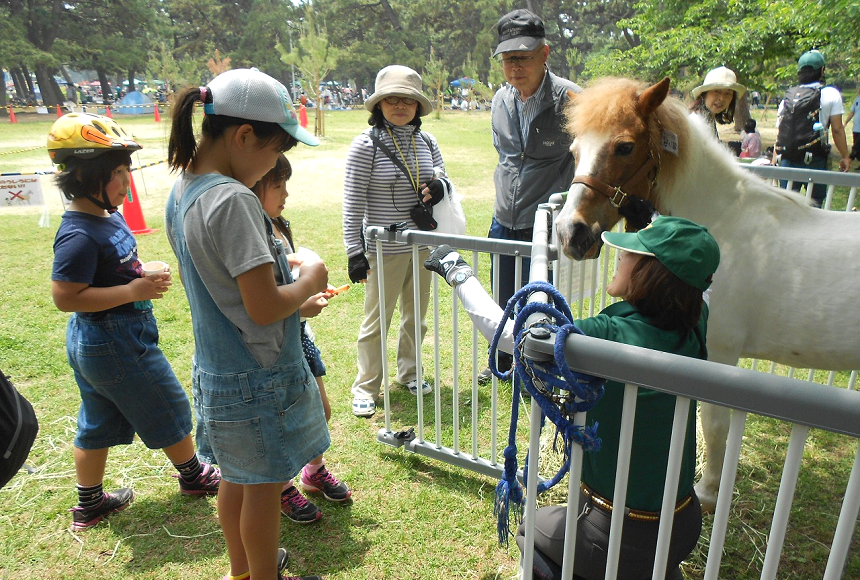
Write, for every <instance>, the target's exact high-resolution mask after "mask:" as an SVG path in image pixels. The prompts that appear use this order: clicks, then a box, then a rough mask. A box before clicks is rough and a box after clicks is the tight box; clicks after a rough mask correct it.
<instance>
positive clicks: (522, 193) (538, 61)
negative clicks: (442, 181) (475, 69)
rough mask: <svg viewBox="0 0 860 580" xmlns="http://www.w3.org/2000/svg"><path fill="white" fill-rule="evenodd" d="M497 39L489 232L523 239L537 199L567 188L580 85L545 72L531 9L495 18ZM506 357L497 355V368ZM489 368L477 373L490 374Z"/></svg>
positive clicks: (538, 24)
mask: <svg viewBox="0 0 860 580" xmlns="http://www.w3.org/2000/svg"><path fill="white" fill-rule="evenodd" d="M496 29H497V32H498V36H499V45H498V46H497V47H496V52H495V53H494V54H493V56H494V57H497V58H499V60H501V62H502V70H503V71H504V74H505V79H506V80H507V81H508V84H507V85H505V86H503V87H502V88H500V89H499V90H498V92H496V94H495V96H494V97H493V107H492V126H493V145H495V147H496V151H498V152H499V164H498V166H497V167H496V171H495V175H494V179H493V180H494V182H495V186H496V203H495V207H494V209H493V221H492V224H491V225H490V231H489V234H488V237H490V238H497V239H503V240H518V241H528V242H530V241H531V239H532V228H533V226H534V216H535V210H536V209H537V206H538V205H539V204H541V203H544V202H546V201H547V200H548V199H549V196H550V194H552V193H556V192H560V191H566V190H567V188H568V186H570V182H571V179H573V156H572V155H571V154H570V151H569V149H570V143H571V139H570V137H569V136H568V134H567V133H566V132H565V130H564V119H563V111H564V105H565V104H566V103H567V91H573V92H577V93H578V92H579V91H581V90H582V89H580V87H579V86H577V85H576V84H574V83H572V82H570V81H568V80H565V79H562V78H560V77H557V76H556V75H554V74H552V73H551V72H549V69H548V68H547V65H546V61H547V57H548V56H549V46H548V45H547V44H546V33H545V31H544V26H543V21H541V19H540V18H539V17H538V16H536V15H535V14H533V13H531V12H529V11H528V10H523V9H519V10H514V11H512V12H509V13H508V14H505V15H504V16H502V18H501V19H500V20H499V22H498V24H497V25H496ZM529 266H530V262H529V261H528V260H523V275H522V282H523V283H525V282H528V277H529ZM514 277H515V276H514V259H513V258H512V257H505V256H503V257H502V258H501V260H500V263H499V287H498V300H499V305H500V306H502V307H504V306H505V304H506V303H507V301H508V299H509V298H510V297H511V296H512V295H513V293H514V291H515V289H516V288H517V287H518V286H519V284H517V281H516V280H515V279H514ZM510 365H511V361H510V359H509V358H508V360H501V359H500V360H499V370H506V369H507V368H510ZM490 376H491V375H490V372H489V369H485V370H484V372H482V373H481V375H480V380H481V382H486V381H489V379H490Z"/></svg>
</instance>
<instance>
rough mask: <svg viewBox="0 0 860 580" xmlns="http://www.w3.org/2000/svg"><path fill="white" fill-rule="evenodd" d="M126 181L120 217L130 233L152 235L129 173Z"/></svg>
mask: <svg viewBox="0 0 860 580" xmlns="http://www.w3.org/2000/svg"><path fill="white" fill-rule="evenodd" d="M108 111H110V109H108ZM128 179H129V182H128V183H129V188H128V195H127V196H126V198H125V203H124V204H122V217H124V218H125V223H127V224H128V228H129V229H130V230H131V233H133V234H149V233H152V232H153V231H154V230H153V229H152V228H149V227H147V225H146V220H145V219H143V210H141V209H140V203H138V201H137V189H136V188H135V187H134V178H133V177H132V176H131V173H129V174H128Z"/></svg>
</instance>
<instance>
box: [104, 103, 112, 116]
mask: <svg viewBox="0 0 860 580" xmlns="http://www.w3.org/2000/svg"><path fill="white" fill-rule="evenodd" d="M105 116H106V117H107V118H108V119H113V115H111V114H110V105H105Z"/></svg>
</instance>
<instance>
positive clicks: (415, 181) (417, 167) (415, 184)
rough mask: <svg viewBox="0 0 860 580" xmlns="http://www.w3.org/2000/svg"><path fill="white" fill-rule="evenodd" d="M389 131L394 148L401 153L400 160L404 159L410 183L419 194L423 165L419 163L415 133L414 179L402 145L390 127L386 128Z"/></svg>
mask: <svg viewBox="0 0 860 580" xmlns="http://www.w3.org/2000/svg"><path fill="white" fill-rule="evenodd" d="M385 130H386V131H388V136H389V137H391V140H392V141H394V147H396V148H397V152H398V153H400V158H401V159H403V166H404V167H405V168H406V173H407V175H408V176H409V183H411V184H412V189H414V190H415V192H416V193H417V192H418V180H419V179H421V164H420V163H419V162H418V150H417V149H415V133H412V153H413V154H414V155H415V173H416V176H415V177H414V178H413V177H412V170H411V169H409V162H408V161H407V159H406V157H404V155H403V151H401V150H400V144H399V143H398V142H397V139H395V138H394V134H393V133H392V132H391V129H389V128H388V127H386V128H385Z"/></svg>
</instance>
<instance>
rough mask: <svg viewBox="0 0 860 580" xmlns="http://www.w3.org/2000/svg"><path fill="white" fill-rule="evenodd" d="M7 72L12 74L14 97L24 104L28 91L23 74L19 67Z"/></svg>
mask: <svg viewBox="0 0 860 580" xmlns="http://www.w3.org/2000/svg"><path fill="white" fill-rule="evenodd" d="M9 72H10V73H11V74H12V82H14V83H15V95H17V97H18V98H19V99H21V102H23V103H26V102H27V95H28V91H27V80H26V79H25V78H24V72H23V71H22V70H21V67H18V66H16V67H13V68H12V69H11V70H10V71H9Z"/></svg>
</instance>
